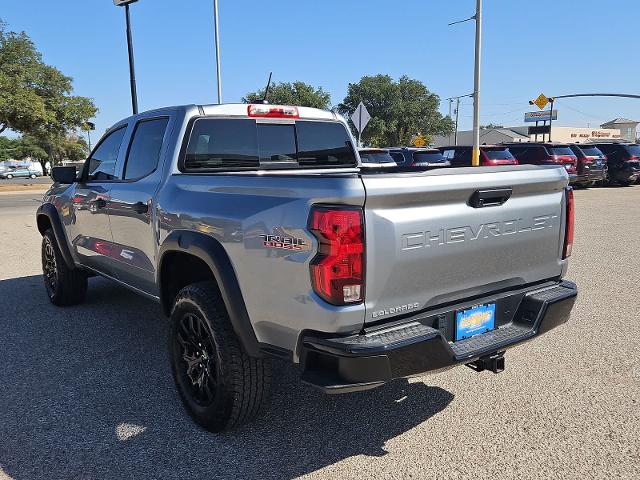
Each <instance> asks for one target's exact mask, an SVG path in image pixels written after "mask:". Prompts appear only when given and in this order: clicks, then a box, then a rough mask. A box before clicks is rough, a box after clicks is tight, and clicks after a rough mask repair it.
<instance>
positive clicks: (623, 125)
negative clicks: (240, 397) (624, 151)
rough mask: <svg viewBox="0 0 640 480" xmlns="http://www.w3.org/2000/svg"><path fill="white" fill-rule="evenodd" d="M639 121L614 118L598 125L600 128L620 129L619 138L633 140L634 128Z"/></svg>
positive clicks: (634, 138) (634, 137)
mask: <svg viewBox="0 0 640 480" xmlns="http://www.w3.org/2000/svg"><path fill="white" fill-rule="evenodd" d="M639 123H640V122H635V121H633V120H629V119H628V118H614V119H613V120H611V121H609V122H607V123H603V124H602V125H600V127H601V128H615V129H618V130H620V138H622V139H623V140H625V141H627V142H635V141H636V138H638V137H637V136H636V128H638V124H639Z"/></svg>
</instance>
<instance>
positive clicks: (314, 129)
mask: <svg viewBox="0 0 640 480" xmlns="http://www.w3.org/2000/svg"><path fill="white" fill-rule="evenodd" d="M356 164H357V163H356V157H355V154H354V151H353V146H352V145H351V141H350V137H349V134H348V133H347V130H346V128H345V127H344V126H343V125H342V124H341V123H336V122H315V121H298V122H296V123H295V124H293V123H287V124H278V123H256V121H255V120H253V119H212V118H206V119H198V120H196V121H195V123H194V126H193V130H192V132H191V136H190V138H189V143H188V145H187V151H186V155H185V159H184V170H185V171H187V172H196V171H202V170H229V169H234V168H252V169H258V168H291V167H319V166H338V165H339V166H356Z"/></svg>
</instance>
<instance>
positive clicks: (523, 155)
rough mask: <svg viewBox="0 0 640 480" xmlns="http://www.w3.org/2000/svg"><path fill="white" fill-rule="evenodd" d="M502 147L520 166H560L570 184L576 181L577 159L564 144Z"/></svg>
mask: <svg viewBox="0 0 640 480" xmlns="http://www.w3.org/2000/svg"><path fill="white" fill-rule="evenodd" d="M503 145H504V146H506V147H508V148H509V151H510V152H511V154H512V155H513V156H514V157H516V159H517V160H518V162H520V163H521V164H525V165H558V166H562V167H564V168H565V170H566V171H567V173H568V174H569V183H570V184H573V183H575V182H576V180H577V179H578V158H577V157H576V156H575V154H574V153H573V152H572V151H571V148H569V145H567V144H565V143H552V142H522V143H519V142H518V143H504V144H503Z"/></svg>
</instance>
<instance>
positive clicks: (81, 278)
mask: <svg viewBox="0 0 640 480" xmlns="http://www.w3.org/2000/svg"><path fill="white" fill-rule="evenodd" d="M42 276H43V280H44V286H45V289H46V292H47V296H48V297H49V301H50V302H51V303H53V304H54V305H57V306H59V307H66V306H70V305H77V304H78V303H82V302H83V301H84V299H85V297H86V295H87V284H88V282H87V273H86V272H85V271H83V270H81V269H79V268H74V269H70V268H69V267H67V264H66V263H65V261H64V258H62V253H61V252H60V246H59V245H58V241H57V240H56V237H55V235H54V234H53V230H51V229H48V230H47V231H46V232H44V235H43V236H42Z"/></svg>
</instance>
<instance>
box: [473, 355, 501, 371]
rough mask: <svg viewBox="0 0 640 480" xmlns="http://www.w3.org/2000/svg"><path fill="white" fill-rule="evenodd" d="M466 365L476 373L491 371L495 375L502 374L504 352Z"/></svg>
mask: <svg viewBox="0 0 640 480" xmlns="http://www.w3.org/2000/svg"><path fill="white" fill-rule="evenodd" d="M466 365H467V367H469V368H470V369H472V370H475V371H476V372H482V371H484V370H490V371H492V372H493V373H500V372H501V371H503V370H504V352H496V353H493V354H491V355H487V356H485V357H480V358H479V359H478V360H476V361H475V362H471V363H467V364H466Z"/></svg>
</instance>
